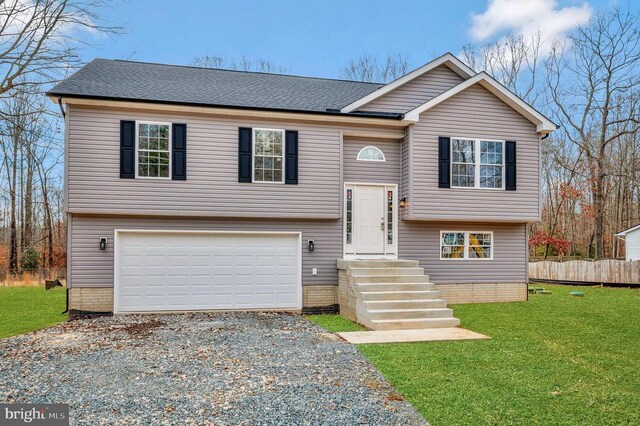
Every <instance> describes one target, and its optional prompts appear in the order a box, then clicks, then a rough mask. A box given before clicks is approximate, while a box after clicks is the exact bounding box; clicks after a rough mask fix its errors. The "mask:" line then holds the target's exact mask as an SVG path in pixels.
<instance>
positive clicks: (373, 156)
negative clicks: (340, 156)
mask: <svg viewBox="0 0 640 426" xmlns="http://www.w3.org/2000/svg"><path fill="white" fill-rule="evenodd" d="M357 158H358V160H360V161H386V159H385V158H384V154H383V153H382V151H381V150H380V148H376V147H375V146H365V147H364V148H362V149H361V150H360V152H359V153H358V157H357Z"/></svg>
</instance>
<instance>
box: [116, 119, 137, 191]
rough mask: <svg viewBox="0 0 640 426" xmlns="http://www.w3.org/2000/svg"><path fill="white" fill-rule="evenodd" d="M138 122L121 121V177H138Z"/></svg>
mask: <svg viewBox="0 0 640 426" xmlns="http://www.w3.org/2000/svg"><path fill="white" fill-rule="evenodd" d="M135 167H136V122H135V121H125V120H122V121H120V178H121V179H134V178H135V177H136V170H135Z"/></svg>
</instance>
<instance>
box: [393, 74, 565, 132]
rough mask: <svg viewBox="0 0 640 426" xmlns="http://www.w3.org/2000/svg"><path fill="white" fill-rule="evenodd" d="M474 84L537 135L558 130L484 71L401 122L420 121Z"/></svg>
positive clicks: (432, 100) (431, 101)
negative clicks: (534, 127)
mask: <svg viewBox="0 0 640 426" xmlns="http://www.w3.org/2000/svg"><path fill="white" fill-rule="evenodd" d="M474 84H480V85H481V86H482V87H484V88H485V89H487V90H488V91H489V92H491V93H492V94H493V95H495V96H496V97H497V98H498V99H500V100H501V101H503V102H504V103H506V104H507V105H509V106H510V107H511V108H513V109H514V110H515V111H517V112H518V113H520V114H521V115H522V116H523V117H525V118H526V119H527V120H529V121H531V122H532V123H533V124H535V125H536V126H537V127H536V131H537V132H538V133H542V134H546V133H550V132H553V131H554V130H556V129H557V128H558V126H556V125H555V124H554V123H553V122H552V121H551V120H549V119H548V118H547V117H545V116H544V115H542V114H541V113H540V112H538V111H536V109H535V108H533V107H532V106H531V105H529V104H527V103H526V102H525V101H523V100H522V99H520V98H519V97H518V96H517V95H516V94H514V93H513V92H511V91H510V90H509V89H507V88H506V87H504V86H503V85H502V84H500V83H498V82H497V81H496V80H495V79H494V78H493V77H491V76H490V75H489V74H487V73H486V72H484V71H483V72H481V73H478V74H476V75H475V76H473V77H471V78H470V79H468V80H466V81H463V82H462V83H460V84H458V85H457V86H454V87H452V88H451V89H449V90H447V91H446V92H444V93H441V94H440V95H438V96H436V97H435V98H433V99H431V100H429V101H427V102H425V103H424V104H422V105H420V106H417V107H415V108H414V109H412V110H411V111H409V112H407V113H406V114H405V115H404V120H403V121H404V122H406V123H417V122H418V121H420V114H421V113H423V112H425V111H427V110H429V109H430V108H433V107H434V106H436V105H438V104H440V103H441V102H444V101H446V100H447V99H449V98H451V97H452V96H454V95H457V94H458V93H460V92H462V91H463V90H466V89H468V88H469V87H471V86H473V85H474Z"/></svg>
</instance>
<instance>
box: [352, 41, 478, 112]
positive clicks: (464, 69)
mask: <svg viewBox="0 0 640 426" xmlns="http://www.w3.org/2000/svg"><path fill="white" fill-rule="evenodd" d="M440 65H446V66H447V67H449V68H450V69H451V70H452V71H453V72H455V73H456V74H458V75H459V76H460V77H462V78H464V79H467V78H469V77H472V76H474V75H475V74H476V73H475V71H473V70H472V69H471V68H469V67H468V66H467V65H465V63H464V62H462V61H461V60H460V59H458V58H456V57H455V56H454V55H453V54H451V53H445V54H444V55H442V56H440V57H439V58H436V59H434V60H433V61H431V62H429V63H427V64H424V65H423V66H421V67H420V68H417V69H415V70H413V71H411V72H410V73H409V74H405V75H403V76H402V77H400V78H398V79H397V80H394V81H392V82H391V83H389V84H386V85H384V86H382V87H381V88H379V89H378V90H376V91H374V92H372V93H369V94H368V95H367V96H365V97H363V98H360V99H358V100H357V101H355V102H353V103H351V104H349V105H347V106H345V107H344V108H342V109H341V110H340V111H341V112H352V111H354V110H356V109H358V108H360V107H361V106H363V105H366V104H368V103H369V102H371V101H373V100H374V99H377V98H379V97H380V96H382V95H384V94H387V93H389V92H391V91H392V90H394V89H396V88H398V87H400V86H402V85H403V84H405V83H408V82H410V81H411V80H413V79H415V78H417V77H420V76H421V75H423V74H424V73H426V72H429V71H431V70H432V69H434V68H436V67H439V66H440Z"/></svg>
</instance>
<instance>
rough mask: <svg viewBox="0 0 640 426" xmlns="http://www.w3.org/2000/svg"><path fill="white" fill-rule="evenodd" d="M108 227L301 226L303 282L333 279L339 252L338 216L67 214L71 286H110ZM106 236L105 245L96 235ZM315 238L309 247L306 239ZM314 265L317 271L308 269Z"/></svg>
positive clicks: (245, 228)
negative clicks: (262, 217) (302, 218)
mask: <svg viewBox="0 0 640 426" xmlns="http://www.w3.org/2000/svg"><path fill="white" fill-rule="evenodd" d="M114 229H163V230H169V229H175V230H224V231H229V230H237V231H294V232H302V242H303V247H302V282H303V285H314V284H337V282H338V275H337V272H336V260H337V259H339V258H342V225H341V222H340V221H338V220H315V221H309V220H307V221H300V220H297V221H295V220H273V219H271V220H257V219H252V220H250V219H223V218H220V219H195V218H192V219H189V218H160V217H154V218H142V217H116V216H85V215H73V217H72V221H71V224H70V238H69V241H70V246H69V253H68V254H69V258H70V267H69V268H70V269H69V271H70V274H69V281H70V286H72V287H111V286H113V249H114V243H113V237H114ZM100 237H107V238H108V239H109V243H108V245H107V249H106V250H105V251H100V249H99V247H98V241H99V238H100ZM309 239H313V240H315V251H314V252H312V253H311V252H309V251H308V249H307V240H309ZM311 268H318V275H315V276H314V275H311Z"/></svg>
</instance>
